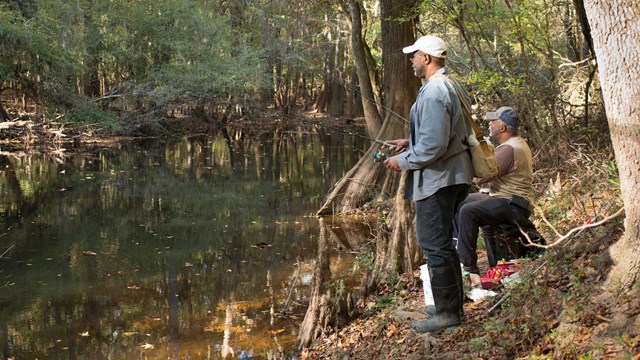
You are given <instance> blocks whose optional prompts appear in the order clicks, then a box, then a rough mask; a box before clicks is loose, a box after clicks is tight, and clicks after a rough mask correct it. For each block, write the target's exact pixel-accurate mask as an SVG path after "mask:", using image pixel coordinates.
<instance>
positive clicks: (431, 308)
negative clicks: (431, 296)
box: [422, 305, 436, 317]
mask: <svg viewBox="0 0 640 360" xmlns="http://www.w3.org/2000/svg"><path fill="white" fill-rule="evenodd" d="M422 313H423V314H425V315H427V316H429V317H432V316H433V315H435V314H436V306H435V305H427V306H425V307H424V309H423V310H422Z"/></svg>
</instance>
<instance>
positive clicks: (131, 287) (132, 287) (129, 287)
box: [127, 285, 140, 290]
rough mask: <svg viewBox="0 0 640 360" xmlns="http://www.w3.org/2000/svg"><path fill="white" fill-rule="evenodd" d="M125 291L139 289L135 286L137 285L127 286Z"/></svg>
mask: <svg viewBox="0 0 640 360" xmlns="http://www.w3.org/2000/svg"><path fill="white" fill-rule="evenodd" d="M127 289H131V290H139V289H140V286H137V285H129V286H127Z"/></svg>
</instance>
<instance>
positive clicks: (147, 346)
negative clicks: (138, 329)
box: [140, 343, 154, 350]
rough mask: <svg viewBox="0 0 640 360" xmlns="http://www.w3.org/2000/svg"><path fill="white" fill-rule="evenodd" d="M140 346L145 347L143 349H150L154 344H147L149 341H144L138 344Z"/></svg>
mask: <svg viewBox="0 0 640 360" xmlns="http://www.w3.org/2000/svg"><path fill="white" fill-rule="evenodd" d="M140 347H141V348H143V349H145V350H150V349H153V348H154V346H153V345H151V344H149V343H144V344H143V345H140Z"/></svg>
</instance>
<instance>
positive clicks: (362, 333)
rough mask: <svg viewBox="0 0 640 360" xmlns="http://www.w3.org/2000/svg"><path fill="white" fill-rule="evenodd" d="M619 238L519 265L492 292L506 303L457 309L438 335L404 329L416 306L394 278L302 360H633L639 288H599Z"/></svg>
mask: <svg viewBox="0 0 640 360" xmlns="http://www.w3.org/2000/svg"><path fill="white" fill-rule="evenodd" d="M623 228H624V227H623V225H622V220H620V219H618V220H616V221H613V222H610V223H606V224H605V225H603V226H602V227H600V228H595V229H592V230H590V231H588V232H585V233H584V235H582V236H580V237H579V238H576V240H575V241H574V242H572V245H570V246H567V247H563V248H554V249H549V250H547V252H546V253H545V254H543V255H542V256H541V257H540V258H538V259H536V260H533V261H526V260H525V262H524V264H523V269H522V270H521V273H522V278H523V281H522V282H521V283H519V284H517V285H515V286H514V287H513V288H511V289H508V290H506V289H503V290H502V291H501V296H505V295H507V294H508V297H507V298H506V300H505V301H504V302H503V303H502V304H501V305H500V306H498V307H497V308H496V309H495V310H493V311H492V312H489V309H490V308H491V307H492V306H493V304H494V303H495V301H497V298H494V299H491V298H490V299H487V300H484V301H481V302H473V301H471V300H469V299H467V301H466V302H465V305H464V309H465V319H464V322H463V325H462V326H459V327H457V328H454V329H449V330H447V331H445V332H442V333H439V334H424V335H418V334H415V333H414V332H412V330H411V329H410V327H409V323H410V321H411V320H412V319H414V318H418V317H421V316H423V315H422V314H421V313H420V310H421V309H423V308H424V296H423V292H422V285H421V280H420V278H419V271H418V270H416V271H414V272H413V273H412V274H404V275H402V276H400V277H399V279H398V281H397V283H395V284H389V283H385V284H381V285H380V286H379V287H378V289H377V292H376V294H374V295H372V296H370V297H369V298H368V299H366V301H363V302H361V304H360V307H361V310H362V311H361V314H362V316H359V317H358V318H356V319H353V320H352V321H351V322H350V323H348V324H347V325H346V326H342V327H336V328H333V329H330V330H329V331H328V332H327V334H326V335H325V336H324V337H322V338H321V339H318V340H316V341H315V342H314V343H313V344H312V346H310V347H309V348H307V349H304V350H303V351H302V354H301V355H302V359H340V360H344V359H505V360H506V359H516V358H517V359H524V358H529V359H577V358H582V359H639V358H640V318H638V314H640V298H639V297H638V295H640V288H639V287H636V288H634V289H633V290H631V291H629V292H627V293H623V294H616V293H613V292H611V291H610V290H609V289H605V288H603V287H602V284H603V283H604V280H605V278H606V273H607V272H608V270H609V268H610V266H611V265H612V261H611V259H610V257H609V254H608V249H609V246H611V245H612V244H613V243H615V242H616V241H617V240H618V239H619V238H620V236H621V235H622V232H623ZM535 269H538V270H537V271H535V272H534V270H535Z"/></svg>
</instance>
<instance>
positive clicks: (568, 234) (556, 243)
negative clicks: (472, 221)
mask: <svg viewBox="0 0 640 360" xmlns="http://www.w3.org/2000/svg"><path fill="white" fill-rule="evenodd" d="M536 209H537V208H536ZM623 212H624V206H623V207H621V208H620V210H618V211H616V212H615V213H614V214H612V215H609V216H608V217H606V218H604V219H602V220H600V221H598V222H595V223H592V222H587V223H586V224H584V225H582V226H578V227H576V228H573V229H571V230H569V232H568V233H566V234H565V235H562V234H560V232H558V230H556V228H555V227H554V226H553V225H551V223H550V222H549V220H547V218H546V217H545V216H544V214H543V213H542V211H540V215H541V216H542V220H544V222H545V223H546V224H547V225H548V226H549V227H550V228H551V229H552V230H553V232H554V233H555V234H556V235H557V236H558V239H557V240H556V241H554V242H553V243H551V244H547V245H541V244H536V243H534V242H533V241H531V239H530V238H529V235H527V233H526V232H525V231H524V229H523V228H522V227H520V225H519V224H516V225H518V230H520V233H521V234H522V235H523V236H524V237H525V238H526V239H527V244H524V245H525V246H535V247H539V248H543V249H550V248H553V247H556V246H558V245H559V244H561V243H562V242H563V241H565V240H567V239H568V238H570V237H571V236H572V235H573V234H574V233H576V232H579V231H582V230H584V229H589V228H592V227H596V226H600V225H602V224H604V223H606V222H607V221H609V220H611V219H614V218H616V217H618V216H620V215H621V214H622V213H623Z"/></svg>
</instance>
